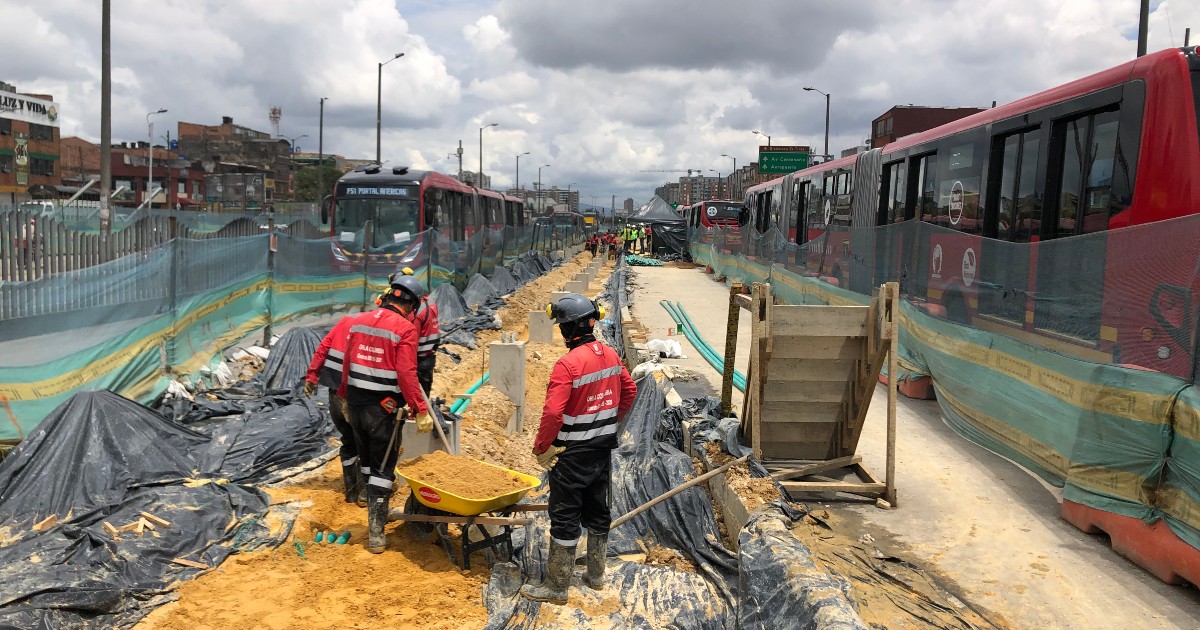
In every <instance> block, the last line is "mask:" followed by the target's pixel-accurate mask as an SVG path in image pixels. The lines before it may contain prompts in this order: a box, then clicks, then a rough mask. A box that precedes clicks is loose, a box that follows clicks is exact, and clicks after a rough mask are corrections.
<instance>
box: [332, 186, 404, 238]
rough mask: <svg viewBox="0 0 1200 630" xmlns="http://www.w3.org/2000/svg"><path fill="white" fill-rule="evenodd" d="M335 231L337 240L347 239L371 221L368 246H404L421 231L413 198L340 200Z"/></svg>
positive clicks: (336, 210)
mask: <svg viewBox="0 0 1200 630" xmlns="http://www.w3.org/2000/svg"><path fill="white" fill-rule="evenodd" d="M334 217H335V219H334V231H335V233H336V234H340V235H341V236H339V240H350V239H349V238H347V236H346V234H347V233H355V232H358V231H360V230H362V229H363V226H364V225H365V224H366V222H367V221H370V222H371V247H372V248H375V249H379V248H381V247H385V246H390V245H396V246H406V245H407V244H408V243H409V242H410V241H412V239H414V238H416V236H417V232H419V231H420V229H421V225H420V221H419V218H420V215H419V212H418V208H417V200H416V199H396V198H378V197H361V198H348V199H346V198H343V199H338V200H337V207H336V208H335V210H334Z"/></svg>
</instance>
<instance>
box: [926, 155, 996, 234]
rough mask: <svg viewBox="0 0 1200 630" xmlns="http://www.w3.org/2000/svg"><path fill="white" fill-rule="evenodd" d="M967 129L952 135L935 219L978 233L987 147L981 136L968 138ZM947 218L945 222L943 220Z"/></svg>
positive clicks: (939, 185)
mask: <svg viewBox="0 0 1200 630" xmlns="http://www.w3.org/2000/svg"><path fill="white" fill-rule="evenodd" d="M971 133H973V132H965V133H963V134H961V135H960V136H956V137H954V138H951V139H950V140H951V142H954V143H955V144H951V145H950V147H949V150H948V151H946V153H945V159H944V160H942V163H941V165H940V166H941V168H940V169H939V173H938V215H937V220H936V221H935V223H937V224H939V225H945V227H949V228H953V229H955V230H958V231H960V232H967V233H969V234H979V233H981V232H982V231H983V214H982V212H981V211H980V210H981V208H980V205H979V185H980V182H981V180H982V179H983V178H982V173H981V172H980V167H981V163H982V161H983V160H982V159H981V158H982V157H983V153H984V151H983V150H981V149H980V147H979V145H980V140H982V139H983V138H982V137H980V138H978V139H974V141H972V139H970V138H968V139H967V142H963V138H962V136H969V134H971ZM977 135H978V134H977ZM943 221H945V223H943Z"/></svg>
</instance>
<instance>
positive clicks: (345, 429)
mask: <svg viewBox="0 0 1200 630" xmlns="http://www.w3.org/2000/svg"><path fill="white" fill-rule="evenodd" d="M345 405H346V401H345V400H343V399H342V397H341V396H338V395H337V390H335V389H332V388H331V389H330V390H329V418H330V419H331V420H333V427H334V428H335V429H337V432H338V435H340V436H341V437H342V448H341V449H339V450H338V457H339V459H341V460H342V467H343V468H345V467H347V466H359V467H360V468H363V471H362V473H363V476H366V475H367V474H368V471H367V470H366V469H365V464H364V463H362V462H359V461H358V441H357V440H355V438H354V429H353V428H351V427H350V422H349V420H348V419H347V418H346V407H345Z"/></svg>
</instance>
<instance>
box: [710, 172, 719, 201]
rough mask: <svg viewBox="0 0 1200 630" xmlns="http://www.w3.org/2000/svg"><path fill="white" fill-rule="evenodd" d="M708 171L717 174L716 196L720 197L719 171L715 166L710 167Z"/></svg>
mask: <svg viewBox="0 0 1200 630" xmlns="http://www.w3.org/2000/svg"><path fill="white" fill-rule="evenodd" d="M708 172H710V173H716V174H717V197H718V198H720V197H721V171H718V170H717V169H715V168H710V169H708Z"/></svg>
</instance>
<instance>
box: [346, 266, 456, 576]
mask: <svg viewBox="0 0 1200 630" xmlns="http://www.w3.org/2000/svg"><path fill="white" fill-rule="evenodd" d="M409 279H411V278H409ZM408 284H409V283H407V282H403V281H398V282H395V283H393V284H392V285H391V286H389V288H388V290H387V291H386V292H384V293H383V294H382V295H380V296H379V298H378V299H377V300H376V304H378V305H379V306H380V308H377V309H375V310H373V311H369V312H366V313H362V314H359V315H356V316H355V317H354V319H352V320H351V321H350V330H349V338H348V339H347V343H346V354H345V359H344V362H343V366H344V369H343V370H342V382H341V387H340V388H339V390H338V393H339V394H340V395H341V396H342V398H344V399H345V400H346V407H347V416H348V418H347V419H348V421H349V423H350V426H351V428H352V429H353V431H354V439H355V441H356V443H357V445H358V455H359V457H360V459H362V460H363V461H365V465H366V467H367V469H368V470H369V472H368V473H367V480H366V489H367V490H366V495H367V536H368V541H367V551H370V552H371V553H383V551H384V549H386V548H387V539H386V538H385V537H384V526H385V525H386V524H387V519H388V501H389V499H390V498H391V495H392V486H393V484H394V482H395V479H396V473H395V467H396V459H397V457H398V456H399V450H398V449H399V447H400V425H401V424H402V423H403V422H404V420H403V417H402V416H401V411H402V409H403V407H404V406H405V405H406V404H407V405H408V406H409V407H410V408H411V410H412V415H413V416H414V418H415V420H416V422H417V431H419V432H421V433H427V432H429V431H431V430H432V429H433V420H432V419H431V418H430V417H429V409H428V408H427V407H426V405H425V397H424V396H423V395H422V392H421V384H420V383H419V382H418V381H417V338H418V333H417V329H416V328H415V327H414V326H413V325H412V323H411V322H409V321H408V316H409V314H410V313H412V311H413V310H414V309H416V308H417V304H418V303H419V302H420V299H421V298H420V296H419V295H417V294H416V293H414V292H413V290H412V288H411V287H410V286H408Z"/></svg>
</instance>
